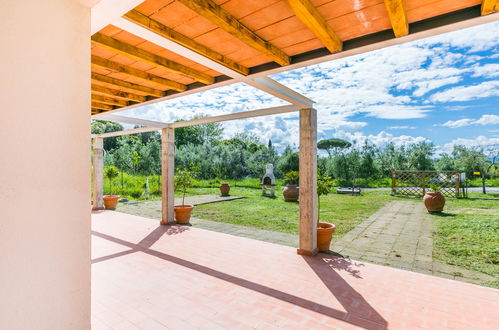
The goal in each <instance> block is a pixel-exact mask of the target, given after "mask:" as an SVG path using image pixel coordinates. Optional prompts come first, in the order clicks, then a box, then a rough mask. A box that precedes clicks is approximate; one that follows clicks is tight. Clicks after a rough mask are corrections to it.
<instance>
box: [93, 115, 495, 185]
mask: <svg viewBox="0 0 499 330" xmlns="http://www.w3.org/2000/svg"><path fill="white" fill-rule="evenodd" d="M122 129H123V127H122V126H121V125H119V124H117V123H112V122H105V121H94V122H92V133H97V134H98V133H104V132H111V131H118V130H122ZM222 133H223V127H222V125H220V124H207V125H199V126H191V127H183V128H177V129H175V146H176V150H175V167H176V168H180V169H186V168H191V167H193V166H195V167H196V168H197V171H196V173H197V174H196V176H197V178H198V179H215V178H218V179H222V180H224V179H225V180H228V179H231V180H237V179H242V178H247V177H253V178H258V177H261V176H262V175H263V174H264V171H265V165H266V164H268V163H271V164H274V167H275V175H276V177H278V178H282V177H283V176H284V174H285V173H287V172H289V171H297V170H298V169H299V153H298V152H297V150H295V149H293V148H292V147H290V146H288V147H286V148H285V149H284V150H283V151H282V152H278V151H277V150H276V149H275V148H274V147H273V146H272V142H271V141H270V140H269V141H261V140H260V139H259V138H258V137H256V136H254V135H250V134H244V133H241V134H237V135H235V136H234V137H232V138H230V139H224V138H222ZM319 147H320V148H321V149H322V150H325V151H327V153H324V155H321V156H320V157H319V158H318V167H319V169H320V170H321V171H323V172H324V173H327V174H328V175H330V176H331V177H333V178H335V179H337V180H338V182H339V183H340V184H342V185H346V184H350V183H351V182H352V180H354V179H372V180H375V179H380V178H388V177H390V176H391V171H392V170H443V171H460V172H466V174H467V175H468V176H472V175H473V172H475V171H480V172H486V171H487V168H488V167H489V166H490V162H488V161H487V155H485V154H484V152H483V151H482V150H481V149H479V148H466V147H464V146H455V147H454V150H453V151H452V153H451V154H443V155H440V156H439V157H436V156H435V147H434V145H433V144H432V143H426V142H422V143H419V144H413V145H409V146H396V145H394V144H393V143H391V144H388V145H387V146H386V147H384V148H378V147H376V146H375V145H373V144H369V143H366V144H364V145H362V146H356V145H354V146H352V145H351V144H350V143H349V142H348V141H342V140H339V139H330V140H325V141H322V143H319ZM104 149H105V158H104V162H105V166H111V165H114V166H116V167H117V168H118V170H119V171H121V172H122V173H127V174H130V175H144V176H150V175H158V174H160V173H161V139H160V134H159V133H158V132H150V133H141V134H136V135H126V136H120V137H113V138H106V139H105V140H104ZM491 172H492V171H491Z"/></svg>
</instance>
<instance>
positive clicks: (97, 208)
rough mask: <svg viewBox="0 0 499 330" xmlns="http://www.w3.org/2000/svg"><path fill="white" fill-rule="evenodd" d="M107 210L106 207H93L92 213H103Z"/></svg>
mask: <svg viewBox="0 0 499 330" xmlns="http://www.w3.org/2000/svg"><path fill="white" fill-rule="evenodd" d="M105 209H106V208H105V207H104V206H100V207H92V211H102V210H105Z"/></svg>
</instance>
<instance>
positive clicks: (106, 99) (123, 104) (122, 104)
mask: <svg viewBox="0 0 499 330" xmlns="http://www.w3.org/2000/svg"><path fill="white" fill-rule="evenodd" d="M92 101H94V102H98V103H102V104H109V105H116V106H118V107H126V106H127V105H128V102H127V101H123V100H118V99H115V98H112V97H107V96H102V95H97V94H92Z"/></svg>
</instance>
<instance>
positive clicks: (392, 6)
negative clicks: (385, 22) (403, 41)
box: [385, 0, 409, 38]
mask: <svg viewBox="0 0 499 330" xmlns="http://www.w3.org/2000/svg"><path fill="white" fill-rule="evenodd" d="M385 6H386V10H387V11H388V16H389V17H390V23H391V24H392V29H393V33H394V34H395V37H397V38H398V37H403V36H405V35H408V34H409V22H408V20H407V11H406V10H405V0H385Z"/></svg>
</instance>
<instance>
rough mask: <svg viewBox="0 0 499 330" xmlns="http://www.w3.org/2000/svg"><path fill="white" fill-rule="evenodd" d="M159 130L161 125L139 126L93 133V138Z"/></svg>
mask: <svg viewBox="0 0 499 330" xmlns="http://www.w3.org/2000/svg"><path fill="white" fill-rule="evenodd" d="M159 130H161V127H139V128H132V129H125V130H122V131H116V132H109V133H102V134H92V138H95V137H101V138H108V137H114V136H122V135H130V134H139V133H146V132H156V131H159Z"/></svg>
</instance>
